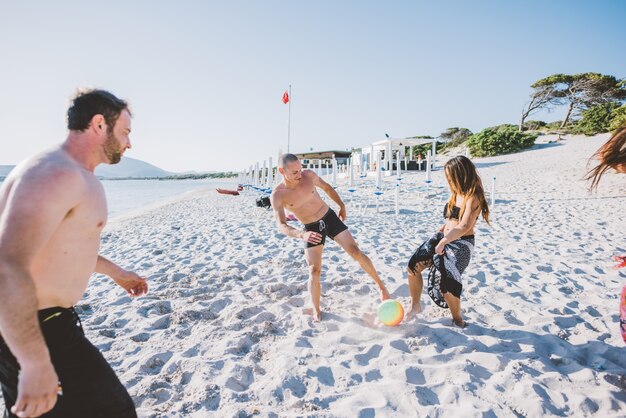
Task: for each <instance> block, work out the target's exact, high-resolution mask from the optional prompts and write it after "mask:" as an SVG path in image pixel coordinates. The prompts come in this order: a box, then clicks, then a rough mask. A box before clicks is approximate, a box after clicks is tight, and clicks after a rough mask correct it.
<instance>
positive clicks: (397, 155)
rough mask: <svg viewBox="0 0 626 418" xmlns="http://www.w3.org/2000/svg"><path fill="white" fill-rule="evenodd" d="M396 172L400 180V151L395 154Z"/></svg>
mask: <svg viewBox="0 0 626 418" xmlns="http://www.w3.org/2000/svg"><path fill="white" fill-rule="evenodd" d="M396 172H397V175H398V178H400V173H401V169H400V151H398V153H397V154H396Z"/></svg>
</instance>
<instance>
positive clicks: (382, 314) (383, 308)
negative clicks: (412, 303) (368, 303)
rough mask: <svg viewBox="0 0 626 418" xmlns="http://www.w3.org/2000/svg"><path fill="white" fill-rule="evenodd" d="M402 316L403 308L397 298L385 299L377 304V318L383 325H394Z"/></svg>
mask: <svg viewBox="0 0 626 418" xmlns="http://www.w3.org/2000/svg"><path fill="white" fill-rule="evenodd" d="M402 318H404V308H403V307H402V305H401V304H400V302H398V301H397V300H393V299H387V300H386V301H384V302H383V303H381V304H380V305H378V319H380V322H382V323H383V324H385V325H389V326H390V327H395V326H396V325H398V324H399V323H400V322H402Z"/></svg>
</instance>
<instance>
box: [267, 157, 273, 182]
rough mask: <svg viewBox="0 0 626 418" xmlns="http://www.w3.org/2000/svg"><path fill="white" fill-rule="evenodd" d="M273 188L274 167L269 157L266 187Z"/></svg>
mask: <svg viewBox="0 0 626 418" xmlns="http://www.w3.org/2000/svg"><path fill="white" fill-rule="evenodd" d="M272 186H274V167H272V157H270V166H269V171H268V173H267V187H272Z"/></svg>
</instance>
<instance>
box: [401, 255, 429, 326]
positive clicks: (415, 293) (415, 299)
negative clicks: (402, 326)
mask: <svg viewBox="0 0 626 418" xmlns="http://www.w3.org/2000/svg"><path fill="white" fill-rule="evenodd" d="M430 264H431V263H430V262H428V261H423V262H419V263H416V264H415V268H414V269H412V268H411V267H410V266H409V268H408V269H407V272H408V281H409V294H410V295H411V309H410V310H409V312H408V313H407V314H406V316H405V318H406V319H411V318H412V317H414V316H415V315H417V314H418V313H420V312H422V305H421V303H420V299H421V296H422V289H423V288H424V280H423V279H422V271H424V269H425V268H427V267H428V266H429V265H430Z"/></svg>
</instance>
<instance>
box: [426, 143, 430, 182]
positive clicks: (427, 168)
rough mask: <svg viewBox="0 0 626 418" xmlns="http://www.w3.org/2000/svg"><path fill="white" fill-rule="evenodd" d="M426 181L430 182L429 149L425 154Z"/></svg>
mask: <svg viewBox="0 0 626 418" xmlns="http://www.w3.org/2000/svg"><path fill="white" fill-rule="evenodd" d="M426 181H427V182H428V183H430V181H431V180H430V151H428V154H426Z"/></svg>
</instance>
